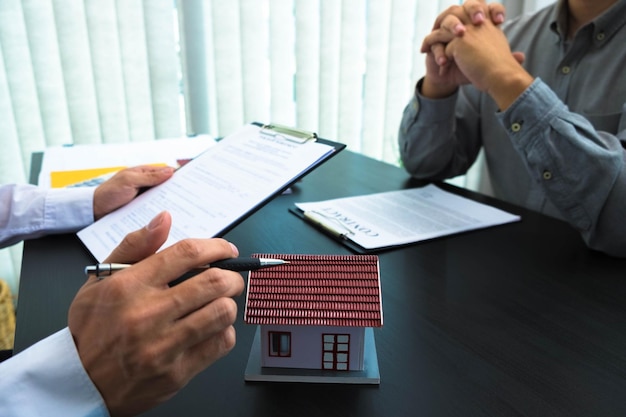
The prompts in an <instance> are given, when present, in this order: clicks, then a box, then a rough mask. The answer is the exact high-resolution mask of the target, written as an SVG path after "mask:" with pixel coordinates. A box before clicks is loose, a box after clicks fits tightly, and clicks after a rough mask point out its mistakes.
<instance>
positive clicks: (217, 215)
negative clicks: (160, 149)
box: [78, 124, 345, 262]
mask: <svg viewBox="0 0 626 417" xmlns="http://www.w3.org/2000/svg"><path fill="white" fill-rule="evenodd" d="M294 131H295V130H291V131H288V132H286V133H284V134H283V132H284V131H283V130H279V129H274V126H271V125H266V126H261V125H258V124H250V125H246V126H244V127H242V128H241V129H239V130H237V131H236V132H234V133H233V134H231V135H229V136H227V137H225V138H224V139H222V140H220V141H219V142H218V143H216V144H215V145H213V146H211V147H210V148H209V149H208V150H206V151H205V152H204V153H201V154H200V155H199V156H197V157H196V158H194V159H193V160H191V161H190V162H188V163H187V164H185V165H184V166H183V167H181V168H180V169H179V170H177V171H176V172H175V173H174V175H173V176H172V178H170V179H169V180H168V181H166V182H165V183H163V184H161V185H159V186H156V187H153V188H151V189H149V190H147V191H146V192H144V193H143V194H141V195H139V196H138V197H137V198H135V199H134V200H133V201H131V202H130V203H129V204H127V205H126V206H124V207H121V208H120V209H118V210H116V211H114V212H113V213H110V214H108V215H107V216H105V217H103V218H102V219H100V220H98V221H97V222H95V223H93V224H92V225H90V226H88V227H86V228H84V229H83V230H81V231H79V232H78V237H79V238H80V239H81V241H82V242H83V243H84V244H85V246H86V247H87V248H88V249H89V250H90V251H91V253H92V254H93V255H94V257H95V258H96V259H97V260H98V261H99V262H102V261H103V260H104V259H105V258H106V257H107V256H108V255H109V253H111V251H112V250H113V249H114V248H115V247H116V246H117V245H118V244H119V243H120V242H121V241H122V239H123V238H124V236H126V235H127V234H128V233H130V232H132V231H135V230H137V229H140V228H142V227H144V226H145V225H147V224H148V223H149V222H150V220H151V219H152V218H153V217H155V216H156V215H157V214H158V213H160V212H162V211H168V212H169V213H170V214H171V216H172V229H171V231H170V235H169V238H168V240H167V241H166V242H165V244H164V245H163V247H162V248H161V249H164V248H166V247H168V246H171V245H172V244H174V243H176V242H178V241H179V240H181V239H185V238H192V237H193V238H210V237H216V236H221V235H223V234H224V233H226V232H227V231H228V230H230V229H231V228H232V227H234V226H235V225H236V224H238V223H239V222H241V221H243V219H245V218H246V217H247V216H248V215H250V214H252V213H253V212H254V211H256V210H257V209H258V208H260V207H261V206H262V205H263V204H265V203H267V202H268V201H269V200H270V199H271V198H272V197H274V196H276V195H277V194H279V193H280V192H282V191H283V190H284V189H286V188H287V187H289V185H291V184H292V183H293V182H295V181H297V180H298V179H299V178H301V177H302V176H304V175H305V174H306V173H308V172H310V171H311V170H313V169H314V168H315V167H317V166H318V165H319V164H321V163H322V162H324V161H325V160H327V159H328V158H329V157H331V156H332V155H334V154H335V153H337V152H338V151H340V150H341V149H343V148H344V147H345V145H342V144H339V143H335V142H331V141H327V140H324V139H319V138H317V137H316V136H315V135H314V134H313V136H310V137H306V138H303V137H293V136H292V134H293V132H294Z"/></svg>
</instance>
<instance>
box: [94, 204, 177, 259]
mask: <svg viewBox="0 0 626 417" xmlns="http://www.w3.org/2000/svg"><path fill="white" fill-rule="evenodd" d="M171 226H172V216H171V215H170V214H169V213H168V212H166V211H163V212H161V213H159V214H157V215H156V216H155V217H154V218H153V219H152V220H151V221H150V223H149V224H148V225H147V226H146V227H144V228H142V229H139V230H137V231H135V232H132V233H130V234H128V235H126V236H125V237H124V240H122V242H121V243H120V244H119V245H118V246H117V247H116V248H115V249H113V252H111V254H110V255H109V256H108V257H107V258H106V259H105V260H104V262H105V263H109V262H118V263H134V262H138V261H140V260H142V259H144V258H147V257H148V256H150V255H152V254H154V253H155V252H156V251H157V250H158V249H159V248H160V247H161V246H162V245H163V243H165V241H166V240H167V236H168V235H169V231H170V228H171Z"/></svg>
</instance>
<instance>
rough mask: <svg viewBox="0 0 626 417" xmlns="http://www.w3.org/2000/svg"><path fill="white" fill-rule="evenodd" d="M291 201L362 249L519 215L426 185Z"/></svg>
mask: <svg viewBox="0 0 626 417" xmlns="http://www.w3.org/2000/svg"><path fill="white" fill-rule="evenodd" d="M296 206H297V207H298V208H299V209H300V210H302V211H303V212H304V213H305V214H307V215H309V216H311V217H312V218H313V219H314V221H315V222H321V223H323V224H322V226H324V227H325V228H327V229H328V230H332V231H333V232H334V233H333V234H335V235H341V236H342V237H343V238H345V239H349V240H351V241H352V242H354V243H356V244H358V245H359V246H361V247H362V248H365V249H376V248H385V247H393V246H399V245H404V244H409V243H414V242H418V241H422V240H427V239H432V238H435V237H439V236H445V235H450V234H453V233H460V232H464V231H468V230H474V229H480V228H485V227H489V226H495V225H499V224H504V223H509V222H515V221H519V220H520V216H517V215H514V214H510V213H507V212H505V211H502V210H500V209H497V208H495V207H491V206H488V205H485V204H482V203H478V202H476V201H473V200H470V199H468V198H465V197H461V196H458V195H456V194H453V193H450V192H447V191H444V190H442V189H441V188H439V187H437V186H435V185H432V184H431V185H427V186H425V187H422V188H411V189H406V190H398V191H389V192H383V193H377V194H369V195H362V196H356V197H346V198H338V199H333V200H326V201H319V202H308V203H296Z"/></svg>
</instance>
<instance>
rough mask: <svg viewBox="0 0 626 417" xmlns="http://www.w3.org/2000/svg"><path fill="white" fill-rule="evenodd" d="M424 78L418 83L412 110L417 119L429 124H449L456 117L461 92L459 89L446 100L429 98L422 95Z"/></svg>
mask: <svg viewBox="0 0 626 417" xmlns="http://www.w3.org/2000/svg"><path fill="white" fill-rule="evenodd" d="M423 81H424V79H423V78H422V79H421V80H419V81H418V82H417V86H416V88H415V96H414V97H413V100H412V102H411V108H412V109H413V111H414V112H415V118H417V117H418V115H419V119H424V120H428V122H429V123H440V122H449V121H450V119H451V118H453V117H454V110H455V106H456V101H457V98H458V97H459V90H458V89H457V90H456V91H455V92H454V93H453V94H452V95H450V96H448V97H444V98H437V99H433V98H428V97H425V96H423V95H422V94H421V90H422V83H423Z"/></svg>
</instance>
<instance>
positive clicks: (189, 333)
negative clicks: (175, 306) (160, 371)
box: [166, 297, 237, 350]
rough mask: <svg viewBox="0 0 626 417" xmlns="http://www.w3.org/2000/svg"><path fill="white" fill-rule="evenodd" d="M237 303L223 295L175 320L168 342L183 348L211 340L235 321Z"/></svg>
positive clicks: (169, 332) (172, 345)
mask: <svg viewBox="0 0 626 417" xmlns="http://www.w3.org/2000/svg"><path fill="white" fill-rule="evenodd" d="M236 319H237V303H235V301H234V300H233V299H232V298H227V297H222V298H218V299H216V300H215V301H213V302H211V303H209V304H207V305H206V306H204V307H202V308H201V309H197V310H195V311H194V312H192V313H190V314H188V315H187V316H185V317H183V318H181V319H179V320H176V321H174V322H173V325H172V326H171V329H170V330H169V331H168V334H169V337H168V339H169V340H168V341H166V343H168V344H170V346H171V347H172V348H174V347H176V346H177V347H179V348H182V349H183V350H185V349H187V348H190V347H192V346H195V345H197V344H198V343H202V342H203V341H205V340H209V339H211V338H213V337H215V335H217V334H219V333H221V332H222V331H224V330H225V329H226V328H228V327H230V326H232V325H233V323H235V320H236Z"/></svg>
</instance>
